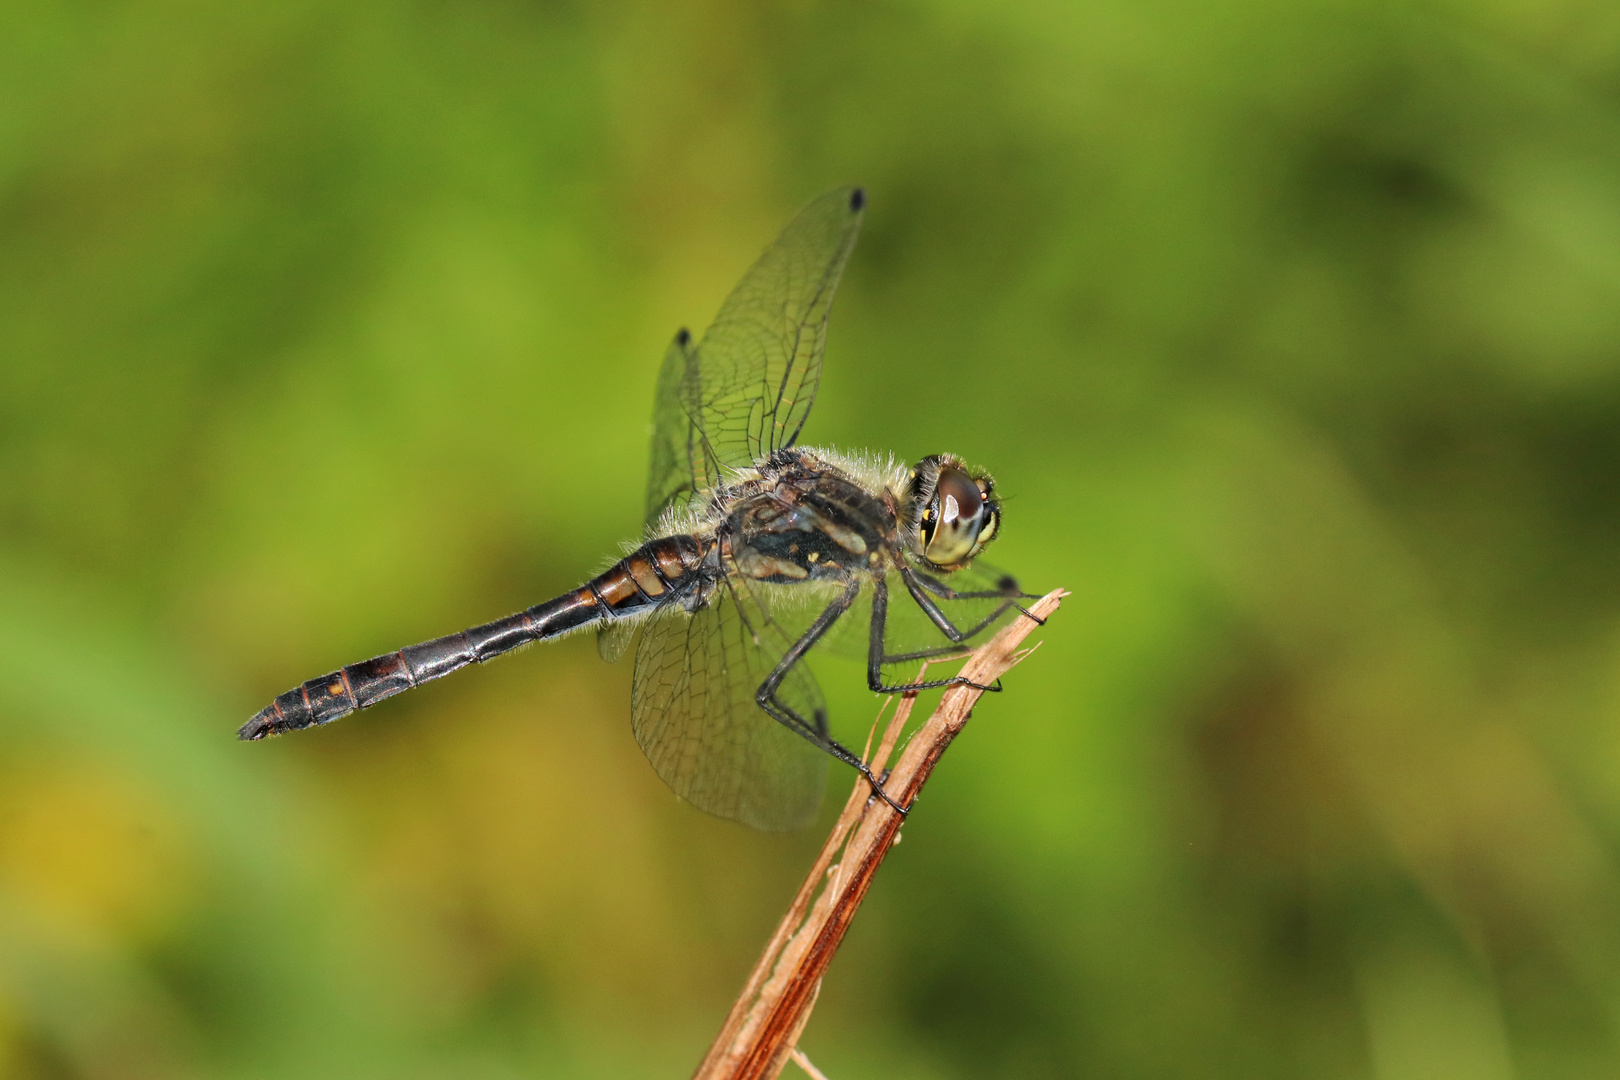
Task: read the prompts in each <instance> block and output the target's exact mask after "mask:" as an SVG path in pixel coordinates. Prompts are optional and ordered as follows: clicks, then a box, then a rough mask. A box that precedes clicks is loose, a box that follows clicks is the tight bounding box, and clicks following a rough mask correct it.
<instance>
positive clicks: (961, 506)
mask: <svg viewBox="0 0 1620 1080" xmlns="http://www.w3.org/2000/svg"><path fill="white" fill-rule="evenodd" d="M909 494H910V500H909V502H910V507H909V523H910V526H911V528H910V530H909V531H910V541H911V548H912V551H913V552H914V553H916V554H917V555H920V556H922V557H923V558H924V559H926V560H927V561H928V562H930V563H932V564H934V565H935V566H937V567H940V568H941V569H947V570H954V569H956V568H958V567H962V566H966V565H967V564H968V563H969V562H972V561H973V558H974V557H975V556H976V555H978V554H979V552H981V551H983V550H984V546H985V545H986V544H988V543H989V542H990V541H991V540H992V539H994V538H995V535H996V530H997V529H998V528H999V527H1000V525H1001V501H1000V500H999V499H997V498H996V496H995V483H994V481H992V480H991V479H990V477H989V475H988V474H986V473H979V474H977V475H975V474H973V473H970V472H968V469H967V466H966V465H964V464H962V462H961V461H960V460H958V459H957V458H954V457H951V456H950V455H948V454H934V455H932V456H930V457H925V458H923V459H922V460H921V461H919V462H917V466H916V468H914V469H912V470H911V490H910V493H909Z"/></svg>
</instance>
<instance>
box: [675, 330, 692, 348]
mask: <svg viewBox="0 0 1620 1080" xmlns="http://www.w3.org/2000/svg"><path fill="white" fill-rule="evenodd" d="M675 342H676V344H678V345H681V346H683V347H684V346H686V345H690V344H691V343H692V331H690V330H688V329H687V328H686V327H684V326H683V327H681V328H680V329H679V330H677V331H675Z"/></svg>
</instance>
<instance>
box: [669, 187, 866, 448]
mask: <svg viewBox="0 0 1620 1080" xmlns="http://www.w3.org/2000/svg"><path fill="white" fill-rule="evenodd" d="M864 207H865V195H864V194H863V193H862V191H861V189H860V188H847V187H846V188H839V189H837V190H836V191H829V192H828V193H827V194H825V195H823V196H821V197H820V198H819V199H816V200H815V201H814V202H812V203H811V204H810V205H809V206H807V207H805V208H804V209H803V210H801V211H800V212H799V216H798V217H796V218H794V219H793V220H792V221H791V222H789V223H788V227H787V228H786V229H784V230H783V231H782V235H781V236H779V237H777V239H776V242H775V243H774V244H772V245H771V246H770V247H769V248H767V249H766V251H765V253H764V254H763V255H761V256H760V257H759V261H758V262H756V263H754V265H753V266H752V267H751V268H750V269H749V271H748V273H746V274H744V275H743V279H742V281H740V282H739V283H738V284H737V287H736V288H735V289H733V290H732V292H731V295H730V296H728V297H727V298H726V302H725V304H724V305H723V306H722V307H721V308H720V314H719V315H717V316H715V319H714V324H713V325H712V326H710V327H709V329H708V331H707V332H706V333H705V334H704V335H703V342H702V344H701V345H699V347H698V358H697V359H698V362H697V367H696V370H695V371H693V372H691V377H689V378H688V379H687V381H686V384H685V387H684V390H685V395H686V396H685V397H684V398H683V401H684V403H685V405H686V411H687V415H688V416H690V417H692V418H694V419H695V421H696V423H697V428H698V434H699V435H700V437H701V447H700V449H701V453H702V455H703V456H704V458H705V459H706V461H705V462H704V464H703V465H702V466H701V467H698V466H694V470H693V471H694V473H700V474H706V475H710V476H715V475H719V473H720V471H721V470H722V469H726V468H738V467H742V466H746V465H749V464H752V463H753V462H754V461H755V460H756V459H757V458H759V457H761V456H764V455H766V454H769V453H771V452H772V451H774V450H779V449H782V448H783V447H787V446H792V445H793V443H794V441H795V440H796V439H797V438H798V437H799V430H800V429H801V428H802V427H803V426H804V421H805V417H806V416H808V415H809V413H810V406H811V404H812V403H813V402H814V401H815V396H816V385H817V383H818V382H819V381H820V378H821V354H822V350H823V349H824V347H825V346H826V342H827V316H828V314H829V313H830V312H831V311H832V300H833V292H834V291H835V290H836V289H837V288H838V279H839V277H840V276H841V275H842V274H843V272H844V264H845V263H846V262H848V261H849V253H850V250H851V249H852V248H853V247H854V246H855V235H856V233H857V232H858V231H859V229H860V225H861V214H862V211H863V209H864Z"/></svg>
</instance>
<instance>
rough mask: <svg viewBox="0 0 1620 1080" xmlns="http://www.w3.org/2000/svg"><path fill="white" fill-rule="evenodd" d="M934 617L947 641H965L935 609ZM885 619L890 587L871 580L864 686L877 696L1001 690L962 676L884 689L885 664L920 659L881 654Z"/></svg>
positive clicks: (886, 619)
mask: <svg viewBox="0 0 1620 1080" xmlns="http://www.w3.org/2000/svg"><path fill="white" fill-rule="evenodd" d="M902 573H903V571H902ZM913 595H914V596H915V595H916V594H915V592H914V593H913ZM918 602H919V604H920V603H921V601H920V600H919V601H918ZM923 610H924V611H927V610H928V609H927V608H926V607H924V609H923ZM1003 610H1005V609H1003ZM934 613H937V614H938V615H939V618H937V619H935V620H934V621H935V624H936V625H938V626H939V627H940V629H941V630H943V631H944V632H945V634H946V636H947V637H949V638H950V639H951V640H952V641H954V642H958V643H960V642H961V641H963V640H965V638H966V636H967V635H964V634H962V632H961V631H959V630H957V629H956V627H955V626H954V625H952V623H951V621H950V620H949V619H947V618H946V617H945V614H944V612H940V611H939V610H938V608H937V607H936V608H935V612H934ZM934 613H930V617H932V616H933V614H934ZM997 614H998V615H999V614H1000V613H999V612H998V613H997ZM995 617H996V616H991V618H995ZM888 618H889V584H888V582H886V581H884V580H883V578H881V577H879V578H877V579H876V580H874V581H873V582H872V637H871V642H870V644H869V646H868V647H867V651H866V684H867V685H868V686H869V687H871V688H872V689H873V690H874V691H876V692H877V693H879V694H909V693H912V692H913V691H916V690H933V689H936V688H937V687H941V686H969V687H972V688H973V689H975V690H987V691H991V692H999V691H1000V690H1001V686H1000V685H999V683H998V684H997V685H995V686H984V685H981V684H979V683H976V682H974V681H973V680H972V679H969V678H965V677H964V676H961V675H953V676H951V677H950V678H948V679H928V680H925V681H922V682H914V683H902V684H900V685H897V686H888V685H886V684H885V683H884V682H883V665H884V664H885V663H886V662H890V661H898V660H903V659H921V658H922V657H920V656H913V655H902V656H897V657H895V656H886V655H885V654H884V652H883V637H884V630H885V628H886V626H887V624H888ZM983 628H984V626H983V625H980V626H979V627H976V628H975V630H974V632H975V633H977V632H978V630H982V629H983ZM949 651H950V649H944V650H936V649H928V650H925V652H926V653H933V654H935V655H941V656H943V655H945V653H947V652H949Z"/></svg>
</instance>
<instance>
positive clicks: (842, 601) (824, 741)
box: [754, 581, 906, 817]
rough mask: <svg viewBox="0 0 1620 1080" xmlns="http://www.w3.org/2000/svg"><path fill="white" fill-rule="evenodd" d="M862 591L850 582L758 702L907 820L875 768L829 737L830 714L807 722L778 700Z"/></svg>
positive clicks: (786, 658) (768, 683) (804, 636)
mask: <svg viewBox="0 0 1620 1080" xmlns="http://www.w3.org/2000/svg"><path fill="white" fill-rule="evenodd" d="M860 589H861V585H860V582H859V581H852V582H850V584H849V587H848V588H847V589H845V590H844V592H843V595H841V596H840V597H839V598H838V599H836V600H834V601H833V602H832V603H831V604H828V605H827V607H826V610H824V611H822V613H821V614H820V615H817V616H816V621H815V622H813V623H811V624H810V628H809V629H808V630H806V631H805V632H804V633H803V634H801V635H800V636H799V640H797V641H795V642H794V643H793V645H792V647H791V648H789V649H788V651H787V652H786V653H785V654H784V655H783V657H782V660H781V662H780V663H778V664H777V665H776V667H775V669H774V670H772V671H771V673H770V674H769V675H768V676H766V677H765V681H764V682H763V683H761V684H760V687H759V689H758V690H757V691H755V693H754V701H755V702H757V703H758V704H759V707H760V708H761V709H764V710H765V712H766V713H767V714H768V715H770V716H771V717H772V718H773V719H774V720H776V721H777V722H778V723H780V724H782V725H783V726H784V727H786V728H787V729H788V730H789V731H793V732H796V733H798V734H799V735H802V736H803V737H804V738H806V739H808V740H809V741H810V742H812V743H814V744H815V745H816V746H819V747H820V748H821V749H823V750H825V751H826V752H827V753H829V754H831V755H832V756H833V757H835V758H837V759H838V760H839V761H842V762H843V763H844V764H846V765H849V766H852V767H853V768H854V769H855V770H856V771H857V772H859V773H860V774H861V775H862V776H863V777H865V778H866V782H867V783H868V784H870V785H871V787H872V793H873V794H875V795H876V796H877V797H878V798H880V799H882V800H883V801H884V802H886V803H888V804H889V806H890V807H892V808H893V809H894V811H895V812H896V813H898V814H900V815H901V816H902V817H904V816H905V813H906V809H905V807H903V806H901V805H900V804H899V803H897V802H895V801H894V800H893V799H891V798H890V797H889V793H888V792H886V791H884V790H883V784H882V782H881V781H879V780H878V778H877V777H876V776H874V775H873V774H872V767H871V766H870V765H868V764H867V763H866V761H865V760H864V759H863V758H861V756H860V755H859V754H856V753H855V752H853V751H852V750H849V749H847V748H846V747H844V746H843V745H842V744H840V743H839V742H838V741H837V740H836V739H834V738H833V737H832V735H831V734H829V733H828V731H827V714H826V713H825V712H823V711H822V710H820V709H817V710H816V714H815V718H814V721H810V720H806V719H805V718H804V717H802V716H800V715H799V714H798V713H797V712H795V711H794V709H793V707H792V706H790V705H788V704H787V703H786V702H783V701H781V700H779V699H778V698H777V696H776V691H777V690H778V689H780V688H781V686H782V681H783V680H784V679H786V678H787V675H788V672H789V671H791V670H793V666H794V665H795V664H797V663H798V662H799V661H801V660H803V659H804V654H805V653H806V652H808V651H810V647H811V646H812V645H814V644H815V643H816V641H817V640H818V639H819V638H820V637H821V636H822V635H823V634H825V633H826V632H827V630H828V628H829V627H831V626H832V624H833V623H834V622H835V621H836V620H837V619H838V617H839V616H840V615H842V614H843V613H844V612H846V611H848V610H849V609H850V605H852V604H854V603H855V597H856V595H857V594H859V592H860Z"/></svg>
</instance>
